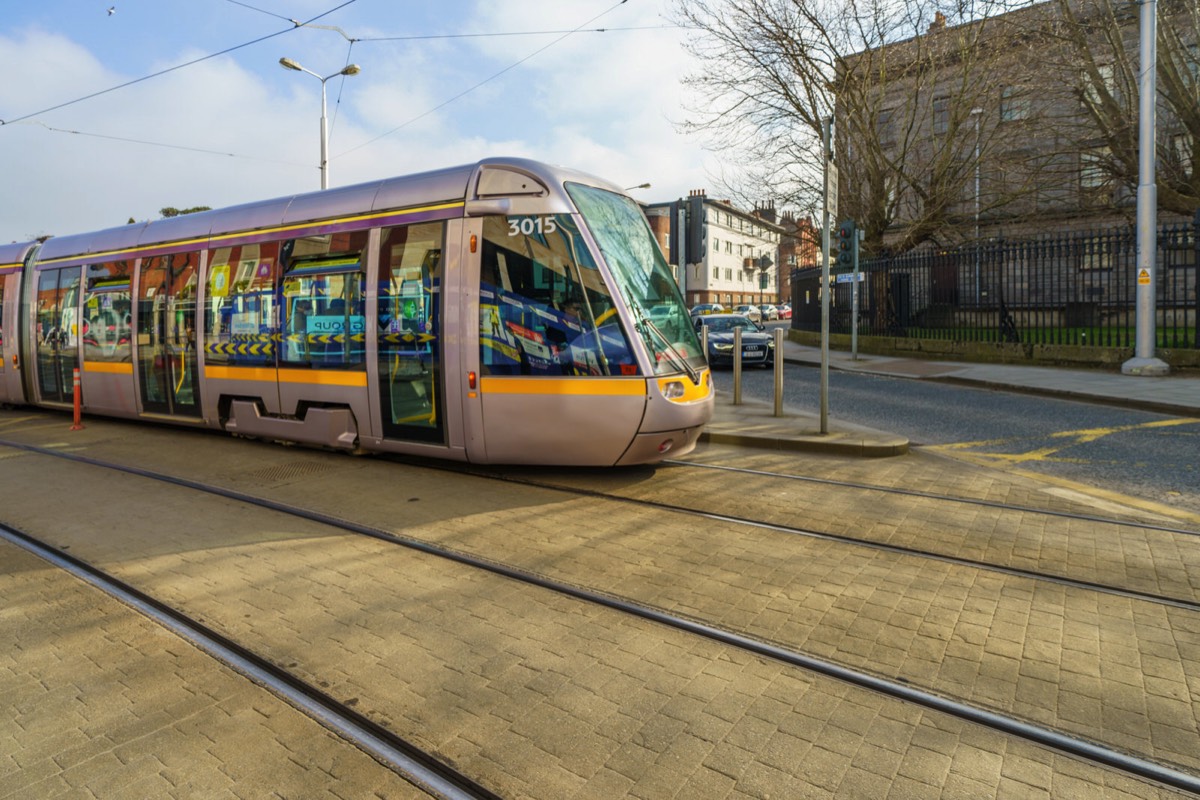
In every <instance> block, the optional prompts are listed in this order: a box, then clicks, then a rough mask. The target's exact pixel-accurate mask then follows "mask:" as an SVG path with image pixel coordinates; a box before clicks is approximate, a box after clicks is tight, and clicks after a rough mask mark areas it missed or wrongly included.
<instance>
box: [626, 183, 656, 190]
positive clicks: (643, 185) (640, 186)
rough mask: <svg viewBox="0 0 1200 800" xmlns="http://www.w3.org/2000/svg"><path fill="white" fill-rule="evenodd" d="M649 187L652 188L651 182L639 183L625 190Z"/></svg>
mask: <svg viewBox="0 0 1200 800" xmlns="http://www.w3.org/2000/svg"><path fill="white" fill-rule="evenodd" d="M649 188H650V184H648V183H639V184H638V185H637V186H629V187H626V189H625V191H627V192H629V191H633V190H634V189H649Z"/></svg>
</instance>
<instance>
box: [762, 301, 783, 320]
mask: <svg viewBox="0 0 1200 800" xmlns="http://www.w3.org/2000/svg"><path fill="white" fill-rule="evenodd" d="M758 309H759V311H761V312H762V318H763V319H779V309H778V308H776V307H775V306H773V305H771V304H770V303H763V304H762V305H761V306H759V307H758Z"/></svg>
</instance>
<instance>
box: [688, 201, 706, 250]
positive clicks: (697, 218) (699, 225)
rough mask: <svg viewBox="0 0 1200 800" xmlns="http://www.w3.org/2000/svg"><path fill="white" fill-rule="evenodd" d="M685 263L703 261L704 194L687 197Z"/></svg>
mask: <svg viewBox="0 0 1200 800" xmlns="http://www.w3.org/2000/svg"><path fill="white" fill-rule="evenodd" d="M686 248H687V263H689V264H699V263H702V262H703V261H704V250H705V244H704V195H702V194H693V195H691V196H689V197H688V199H687V244H686Z"/></svg>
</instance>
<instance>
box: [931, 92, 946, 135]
mask: <svg viewBox="0 0 1200 800" xmlns="http://www.w3.org/2000/svg"><path fill="white" fill-rule="evenodd" d="M949 129H950V98H949V97H935V98H933V135H934V136H944V135H945V134H946V131H947V130H949Z"/></svg>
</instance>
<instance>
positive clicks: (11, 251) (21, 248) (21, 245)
mask: <svg viewBox="0 0 1200 800" xmlns="http://www.w3.org/2000/svg"><path fill="white" fill-rule="evenodd" d="M36 246H37V242H13V243H12V244H0V264H22V263H24V261H25V256H27V255H29V251H30V250H32V249H33V248H34V247H36Z"/></svg>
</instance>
